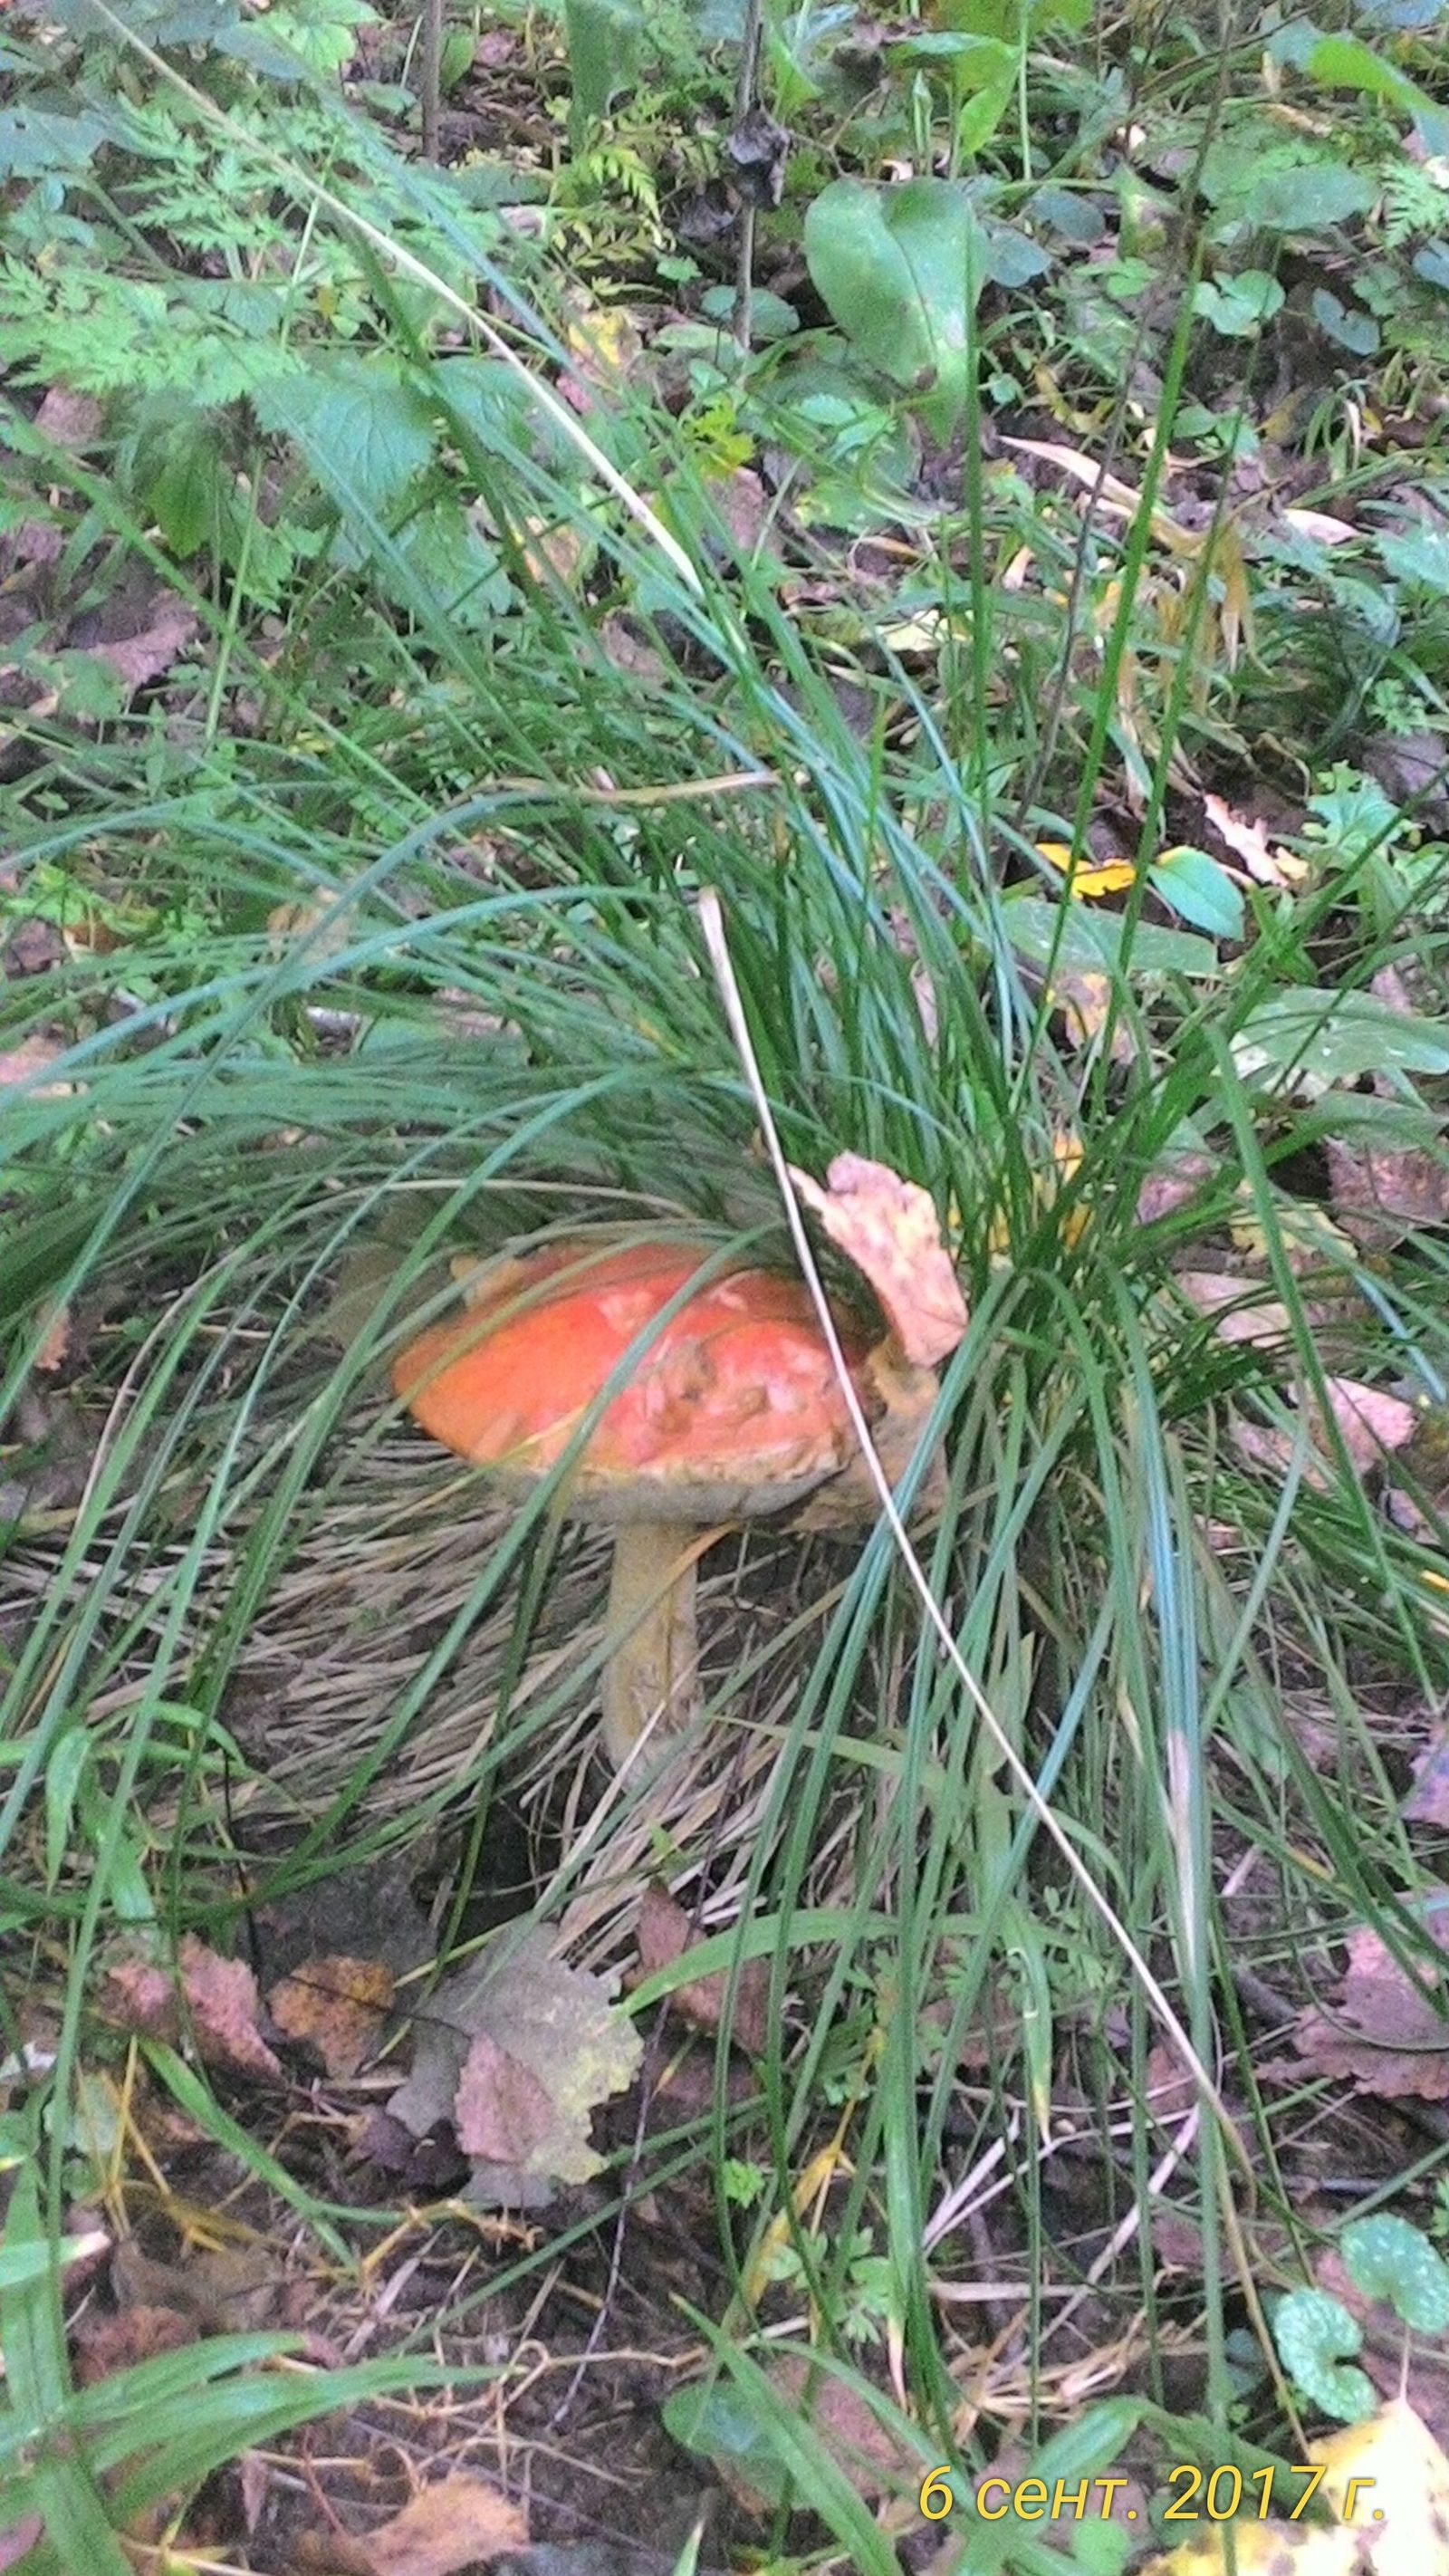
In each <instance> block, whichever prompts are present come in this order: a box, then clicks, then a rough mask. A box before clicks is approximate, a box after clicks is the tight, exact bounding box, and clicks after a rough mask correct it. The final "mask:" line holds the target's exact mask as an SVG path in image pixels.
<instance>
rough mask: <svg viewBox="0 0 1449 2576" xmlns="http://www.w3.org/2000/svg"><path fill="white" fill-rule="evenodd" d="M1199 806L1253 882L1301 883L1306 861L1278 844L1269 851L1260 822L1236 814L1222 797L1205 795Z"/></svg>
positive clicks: (1276, 884) (1271, 884) (1306, 871)
mask: <svg viewBox="0 0 1449 2576" xmlns="http://www.w3.org/2000/svg"><path fill="white" fill-rule="evenodd" d="M1202 807H1203V812H1204V814H1205V815H1206V816H1207V819H1208V821H1209V822H1210V823H1211V825H1212V827H1213V830H1214V831H1215V832H1216V833H1217V836H1218V838H1219V840H1220V841H1224V842H1226V844H1227V847H1228V848H1229V849H1230V850H1231V851H1232V854H1233V856H1234V858H1235V859H1241V860H1242V863H1243V866H1244V867H1245V869H1246V870H1247V873H1248V875H1249V876H1250V877H1251V878H1252V879H1253V881H1254V883H1255V884H1256V885H1268V886H1284V885H1298V884H1301V882H1302V880H1303V878H1304V877H1305V876H1306V875H1307V873H1308V866H1307V862H1306V860H1303V859H1298V858H1295V857H1294V855H1293V853H1292V851H1291V850H1285V849H1283V848H1282V846H1281V845H1280V846H1279V847H1278V848H1276V849H1271V850H1270V849H1269V847H1268V834H1267V831H1266V829H1265V827H1264V826H1263V824H1261V823H1254V822H1251V821H1250V820H1249V818H1248V816H1247V815H1246V814H1235V813H1234V811H1233V808H1232V806H1231V805H1229V804H1228V803H1227V802H1226V800H1225V798H1223V797H1221V796H1204V798H1203V800H1202Z"/></svg>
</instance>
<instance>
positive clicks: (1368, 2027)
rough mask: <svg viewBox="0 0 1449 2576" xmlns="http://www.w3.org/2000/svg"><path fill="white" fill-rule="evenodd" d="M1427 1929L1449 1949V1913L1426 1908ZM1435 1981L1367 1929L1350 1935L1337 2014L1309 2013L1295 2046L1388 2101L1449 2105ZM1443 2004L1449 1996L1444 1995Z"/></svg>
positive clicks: (1447, 2054) (1445, 2041) (1323, 2069)
mask: <svg viewBox="0 0 1449 2576" xmlns="http://www.w3.org/2000/svg"><path fill="white" fill-rule="evenodd" d="M1423 1921H1424V1929H1425V1930H1426V1931H1427V1932H1428V1934H1429V1936H1430V1938H1431V1940H1432V1941H1433V1942H1434V1943H1435V1945H1436V1947H1438V1948H1439V1949H1441V1950H1444V1949H1449V1908H1446V1907H1445V1906H1443V1905H1439V1906H1436V1907H1433V1908H1432V1909H1431V1908H1426V1909H1425V1911H1424V1916H1423ZM1433 1995H1434V1990H1433V1986H1432V1982H1431V1979H1430V1977H1429V1975H1428V1974H1427V1973H1426V1972H1425V1971H1424V1970H1423V1969H1422V1968H1420V1967H1418V1966H1416V1968H1415V1969H1414V1970H1413V1971H1412V1972H1411V1971H1410V1970H1409V1969H1407V1968H1403V1967H1401V1966H1400V1965H1399V1962H1398V1960H1397V1959H1396V1958H1395V1957H1394V1955H1393V1953H1392V1951H1391V1950H1389V1949H1388V1947H1387V1946H1386V1944H1385V1943H1384V1942H1383V1941H1381V1940H1380V1938H1379V1935H1378V1934H1377V1932H1374V1931H1372V1930H1371V1929H1370V1928H1369V1926H1368V1925H1367V1924H1360V1926H1359V1927H1358V1929H1357V1930H1356V1931H1354V1932H1351V1933H1350V1934H1349V1938H1348V1966H1347V1968H1346V1969H1345V1971H1344V1975H1343V1980H1342V1984H1341V1986H1340V1988H1339V1994H1338V1999H1337V2004H1336V2008H1335V2009H1334V2010H1332V2011H1331V2012H1319V2011H1309V2012H1305V2013H1304V2014H1303V2015H1302V2017H1301V2019H1300V2021H1299V2024H1298V2029H1297V2032H1296V2034H1295V2038H1294V2045H1295V2047H1296V2048H1297V2050H1298V2052H1299V2055H1300V2056H1301V2057H1304V2058H1306V2059H1307V2060H1308V2062H1309V2064H1310V2065H1311V2066H1312V2067H1313V2069H1314V2071H1315V2073H1317V2074H1319V2075H1328V2076H1331V2077H1333V2078H1334V2079H1335V2080H1336V2081H1340V2082H1344V2081H1346V2082H1349V2083H1352V2084H1356V2085H1358V2087H1359V2088H1360V2090H1361V2091H1363V2092H1365V2093H1377V2094H1381V2095H1382V2096H1384V2097H1385V2098H1386V2099H1388V2100H1394V2099H1396V2098H1398V2097H1401V2096H1402V2097H1407V2098H1408V2099H1410V2100H1413V2101H1419V2102H1442V2101H1445V2100H1446V2099H1449V2019H1446V2018H1445V2014H1444V2012H1443V2011H1441V2010H1436V2008H1435V2003H1434V1999H1433ZM1440 1996H1441V2002H1444V2003H1445V2004H1449V1994H1445V1992H1444V1990H1443V1989H1442V1988H1441V1990H1440Z"/></svg>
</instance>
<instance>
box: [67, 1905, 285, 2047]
mask: <svg viewBox="0 0 1449 2576" xmlns="http://www.w3.org/2000/svg"><path fill="white" fill-rule="evenodd" d="M176 1957H177V1966H178V1968H179V1970H180V1982H179V1985H178V1983H177V1980H176V1979H175V1978H174V1977H173V1976H172V1975H171V1973H170V1972H169V1970H168V1969H166V1968H164V1967H162V1966H161V1965H160V1964H159V1963H158V1962H157V1961H156V1960H154V1959H147V1958H145V1957H142V1956H140V1955H132V1956H130V1957H124V1956H122V1957H119V1958H115V1959H113V1960H111V1962H110V1963H109V1965H108V1967H107V1970H106V1984H105V1997H104V2009H105V2011H106V2013H107V2016H108V2017H109V2019H111V2020H112V2021H115V2022H119V2024H120V2025H121V2027H122V2029H124V2030H134V2031H140V2032H142V2033H143V2034H144V2035H145V2037H146V2038H148V2039H164V2040H169V2041H173V2042H174V2041H176V2040H177V2039H179V2038H180V2037H181V2036H182V2034H183V2032H186V2033H189V2035H190V2036H191V2037H192V2038H193V2039H194V2041H195V2043H196V2052H197V2055H198V2056H199V2057H201V2058H203V2059H204V2060H205V2062H206V2064H207V2065H208V2066H223V2067H229V2068H231V2069H232V2071H233V2072H234V2073H237V2074H241V2075H262V2076H268V2077H273V2078H280V2077H281V2074H282V2069H281V2066H280V2065H279V2064H278V2061H277V2059H276V2058H275V2057H274V2056H273V2054H272V2051H271V2050H270V2049H269V2048H268V2046H267V2044H266V2041H265V2040H264V2039H263V2038H262V2036H261V2033H260V2032H259V2030H258V2029H257V2012H258V1998H257V1981H256V1979H255V1977H254V1976H253V1975H252V1972H251V1970H250V1968H249V1967H248V1966H247V1963H246V1961H245V1960H244V1959H223V1958H222V1957H221V1955H220V1953H219V1952H218V1951H215V1950H209V1949H208V1948H207V1947H206V1944H205V1942H203V1941H198V1939H197V1937H196V1935H195V1933H194V1932H187V1933H185V1934H183V1936H182V1940H181V1946H180V1948H179V1950H178V1951H177V1954H176Z"/></svg>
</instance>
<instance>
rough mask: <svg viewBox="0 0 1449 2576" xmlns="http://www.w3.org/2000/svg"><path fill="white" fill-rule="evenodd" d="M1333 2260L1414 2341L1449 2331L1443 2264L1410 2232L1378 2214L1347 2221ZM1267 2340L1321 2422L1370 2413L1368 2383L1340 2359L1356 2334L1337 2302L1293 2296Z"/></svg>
mask: <svg viewBox="0 0 1449 2576" xmlns="http://www.w3.org/2000/svg"><path fill="white" fill-rule="evenodd" d="M1338 2252H1339V2255H1340V2258H1341V2260H1342V2262H1343V2263H1344V2265H1345V2267H1346V2269H1347V2271H1348V2274H1349V2277H1350V2279H1351V2280H1352V2282H1353V2284H1354V2287H1355V2288H1356V2289H1357V2290H1360V2291H1361V2292H1362V2294H1363V2296H1364V2297H1365V2298H1366V2299H1377V2300H1382V2301H1384V2302H1385V2303H1386V2304H1387V2305H1388V2306H1390V2307H1391V2308H1393V2309H1394V2310H1395V2311H1396V2313H1397V2314H1398V2315H1399V2316H1400V2317H1402V2319H1403V2321H1404V2323H1405V2325H1406V2326H1409V2327H1411V2328H1412V2329H1413V2331H1414V2332H1415V2333H1416V2334H1423V2335H1442V2334H1444V2333H1445V2331H1446V2330H1449V2264H1446V2263H1445V2262H1444V2259H1443V2257H1442V2256H1441V2255H1440V2253H1439V2252H1438V2250H1437V2248H1436V2247H1435V2246H1433V2245H1432V2244H1431V2243H1430V2242H1429V2239H1428V2238H1427V2237H1426V2236H1425V2235H1424V2234H1423V2233H1422V2232H1421V2230H1420V2229H1419V2228H1417V2227H1413V2226H1411V2225H1410V2223H1409V2221H1408V2220H1407V2219H1405V2218H1398V2217H1395V2216H1394V2215H1393V2214H1392V2213H1390V2212H1388V2211H1380V2212H1379V2213H1378V2214H1377V2215H1376V2216H1374V2217H1372V2218H1357V2219H1353V2220H1351V2221H1350V2223H1349V2224H1348V2226H1346V2227H1345V2228H1344V2230H1343V2233H1342V2235H1341V2236H1340V2238H1339V2240H1338ZM1273 2337H1274V2341H1275V2342H1276V2344H1277V2346H1278V2352H1279V2356H1280V2358H1281V2360H1282V2363H1283V2367H1284V2369H1285V2370H1286V2371H1287V2372H1288V2374H1289V2376H1290V2378H1292V2379H1293V2380H1295V2381H1296V2383H1297V2385H1298V2387H1299V2388H1300V2389H1301V2390H1302V2391H1303V2394H1304V2395H1305V2396H1306V2397H1307V2398H1308V2399H1310V2401H1311V2402H1312V2404H1314V2405H1315V2406H1317V2407H1319V2408H1321V2409H1322V2411H1323V2413H1324V2414H1326V2415H1332V2416H1335V2417H1336V2418H1337V2419H1338V2420H1339V2421H1340V2422H1343V2423H1349V2424H1352V2423H1358V2422H1360V2421H1362V2419H1363V2418H1364V2417H1365V2416H1367V2415H1370V2414H1372V2413H1373V2411H1374V2408H1375V2406H1376V2405H1377V2403H1378V2397H1377V2394H1376V2391H1375V2389H1374V2387H1373V2384H1372V2382H1371V2381H1370V2380H1369V2378H1368V2377H1367V2376H1366V2374H1365V2373H1364V2372H1363V2371H1361V2370H1358V2369H1355V2368H1351V2367H1345V2366H1344V2357H1345V2356H1347V2355H1351V2354H1353V2353H1356V2352H1358V2351H1359V2350H1360V2348H1361V2346H1362V2343H1363V2334H1362V2330H1361V2328H1360V2327H1359V2324H1358V2321H1357V2319H1356V2318H1354V2317H1353V2316H1351V2315H1350V2313H1349V2311H1348V2309H1347V2308H1346V2307H1345V2306H1344V2305H1343V2302H1342V2300H1340V2299H1336V2298H1333V2297H1331V2296H1330V2295H1329V2293H1328V2292H1327V2291H1325V2290H1294V2291H1292V2292H1290V2294H1289V2295H1288V2297H1287V2298H1284V2299H1280V2300H1279V2301H1278V2303H1277V2305H1276V2307H1275V2309H1274V2311H1273Z"/></svg>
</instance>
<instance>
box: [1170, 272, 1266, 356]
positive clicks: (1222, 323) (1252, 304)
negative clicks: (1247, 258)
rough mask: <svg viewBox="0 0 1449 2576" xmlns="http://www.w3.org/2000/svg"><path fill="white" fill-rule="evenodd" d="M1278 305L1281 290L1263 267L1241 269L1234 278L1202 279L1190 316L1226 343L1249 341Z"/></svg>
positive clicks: (1194, 297) (1194, 296)
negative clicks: (1197, 317) (1226, 341)
mask: <svg viewBox="0 0 1449 2576" xmlns="http://www.w3.org/2000/svg"><path fill="white" fill-rule="evenodd" d="M1282 305H1283V289H1282V287H1281V286H1280V285H1279V283H1278V280H1277V279H1276V277H1270V276H1269V274H1268V272H1267V270H1266V269H1263V268H1245V269H1241V270H1240V271H1239V272H1238V274H1237V276H1236V277H1222V278H1214V277H1205V278H1204V279H1203V280H1202V282H1201V284H1200V285H1199V286H1198V287H1197V288H1196V289H1195V291H1194V294H1193V299H1192V309H1193V311H1194V313H1196V314H1197V315H1198V316H1199V317H1200V319H1201V320H1202V321H1204V322H1210V323H1211V324H1212V327H1213V329H1214V330H1215V331H1217V332H1220V333H1221V334H1222V336H1223V338H1224V339H1229V340H1249V339H1251V338H1252V336H1253V333H1254V332H1255V331H1257V330H1259V329H1261V327H1262V325H1263V323H1265V322H1267V321H1270V320H1271V319H1272V317H1273V315H1274V314H1275V313H1277V312H1280V311H1281V310H1282Z"/></svg>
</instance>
